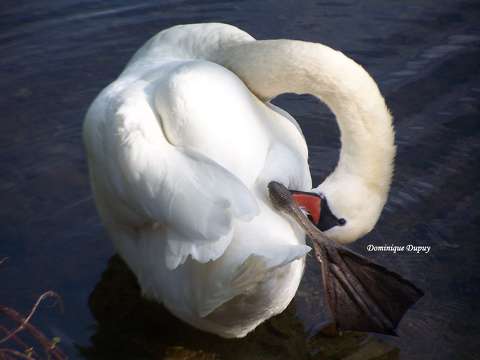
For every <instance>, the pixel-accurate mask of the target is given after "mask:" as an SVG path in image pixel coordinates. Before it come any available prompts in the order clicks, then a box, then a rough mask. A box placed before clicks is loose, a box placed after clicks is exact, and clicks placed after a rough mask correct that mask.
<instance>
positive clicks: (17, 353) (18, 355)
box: [0, 349, 35, 360]
mask: <svg viewBox="0 0 480 360" xmlns="http://www.w3.org/2000/svg"><path fill="white" fill-rule="evenodd" d="M2 353H3V354H10V355H13V356H16V358H17V359H28V360H35V358H33V357H31V356H28V355H26V354H24V353H21V352H20V351H17V350H12V349H0V355H1V354H2Z"/></svg>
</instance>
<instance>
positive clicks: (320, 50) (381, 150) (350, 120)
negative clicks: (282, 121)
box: [212, 40, 395, 191]
mask: <svg viewBox="0 0 480 360" xmlns="http://www.w3.org/2000/svg"><path fill="white" fill-rule="evenodd" d="M212 60H213V61H215V62H217V63H220V64H222V65H224V66H225V67H227V68H229V69H230V70H232V71H233V72H234V73H236V74H237V75H238V76H239V77H240V78H241V79H242V80H243V81H244V82H245V83H246V84H247V86H248V87H249V88H250V90H251V91H252V92H254V93H255V94H256V95H257V96H258V97H260V98H262V99H264V100H267V99H272V98H274V97H276V96H278V95H280V94H283V93H287V92H290V93H296V94H305V93H308V94H312V95H314V96H316V97H318V98H319V99H320V100H322V101H323V102H324V103H326V104H327V106H328V107H329V108H330V109H331V110H332V112H333V113H334V114H335V116H336V119H337V122H338V125H339V128H340V132H341V143H342V147H341V152H340V159H339V162H338V165H337V168H336V170H335V172H334V173H333V174H332V175H331V176H330V177H335V176H336V175H339V173H342V175H344V174H350V175H354V176H358V177H361V178H362V179H363V180H364V181H366V182H368V183H369V184H371V185H374V186H378V187H380V188H383V189H382V190H383V191H388V187H389V185H390V181H391V174H392V162H393V158H394V155H395V148H394V145H393V141H394V134H393V129H392V119H391V116H390V113H389V112H388V110H387V107H386V105H385V101H384V99H383V97H382V96H381V94H380V92H379V90H378V87H377V85H376V84H375V82H374V81H373V80H372V78H371V77H370V76H369V75H368V73H367V72H366V71H365V70H364V69H363V68H362V67H361V66H360V65H358V64H357V63H355V62H354V61H353V60H351V59H349V58H348V57H346V56H345V55H343V54H342V53H341V52H338V51H335V50H333V49H331V48H329V47H327V46H323V45H320V44H314V43H307V42H302V41H292V40H267V41H255V42H249V43H245V44H241V45H237V46H234V47H231V48H227V49H223V50H222V51H221V52H220V51H219V52H217V53H216V54H214V56H213V59H212Z"/></svg>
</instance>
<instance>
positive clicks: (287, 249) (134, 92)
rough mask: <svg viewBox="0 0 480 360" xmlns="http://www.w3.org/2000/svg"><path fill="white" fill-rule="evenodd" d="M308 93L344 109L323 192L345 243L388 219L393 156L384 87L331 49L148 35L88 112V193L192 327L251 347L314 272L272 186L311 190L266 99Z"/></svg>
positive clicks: (296, 151) (149, 290) (198, 35)
mask: <svg viewBox="0 0 480 360" xmlns="http://www.w3.org/2000/svg"><path fill="white" fill-rule="evenodd" d="M285 92H292V93H297V94H303V93H310V94H313V95H314V96H316V97H318V98H319V99H321V100H322V101H323V102H325V103H326V104H327V105H328V106H329V108H330V109H331V110H332V111H333V112H334V114H335V116H336V119H337V121H338V125H339V127H340V130H341V143H342V148H341V152H340V159H339V162H338V165H337V167H336V169H335V171H334V172H333V173H332V174H331V175H330V176H329V177H328V178H327V179H326V180H325V181H324V182H323V183H322V184H320V186H318V187H317V188H316V189H314V191H315V192H321V193H322V194H323V195H324V196H325V197H326V198H327V200H328V204H329V206H330V209H331V211H332V213H333V214H335V215H336V216H338V217H341V218H344V219H345V220H346V224H345V225H343V226H333V227H332V228H331V229H329V230H328V231H326V232H325V233H326V234H327V235H328V236H329V237H330V238H332V239H334V240H336V241H338V242H340V243H348V242H351V241H354V240H356V239H357V238H359V237H360V236H362V235H364V234H366V233H367V232H369V231H370V230H371V229H372V228H373V226H374V225H375V223H376V222H377V220H378V217H379V215H380V212H381V210H382V208H383V206H384V204H385V201H386V197H387V193H388V190H389V187H390V182H391V175H392V166H393V165H392V163H393V159H394V154H395V147H394V134H393V129H392V122H391V116H390V114H389V112H388V110H387V108H386V106H385V102H384V99H383V98H382V96H381V94H380V92H379V90H378V88H377V86H376V84H375V82H374V81H373V80H372V78H371V77H370V76H369V75H368V74H367V72H365V70H363V68H362V67H361V66H360V65H358V64H356V63H355V62H354V61H352V60H351V59H349V58H348V57H346V56H345V55H343V54H342V53H340V52H338V51H334V50H332V49H330V48H328V47H326V46H323V45H320V44H314V43H307V42H301V41H292V40H269V41H256V40H255V39H253V38H252V37H251V36H250V35H248V34H247V33H245V32H243V31H241V30H239V29H237V28H235V27H233V26H229V25H225V24H196V25H184V26H175V27H173V28H170V29H167V30H164V31H162V32H160V33H159V34H158V35H156V36H154V37H153V38H152V39H150V40H149V41H148V42H147V43H146V44H145V45H144V46H143V47H142V48H141V49H140V50H139V51H138V52H137V53H136V54H135V56H134V57H133V58H132V60H131V61H130V62H129V64H128V65H127V67H126V68H125V70H124V71H123V72H122V74H121V75H120V76H119V78H118V79H117V80H115V81H114V82H113V83H112V84H111V85H109V86H108V87H107V88H106V89H104V90H103V91H102V92H101V94H100V95H99V96H98V97H97V98H96V100H95V101H94V102H93V104H92V105H91V107H90V109H89V111H88V113H87V116H86V119H85V124H84V141H85V145H86V149H87V155H88V164H89V169H90V176H91V183H92V187H93V192H94V196H95V200H96V204H97V207H98V211H99V213H100V215H101V218H102V221H103V222H104V224H105V226H106V227H107V229H108V231H109V234H110V236H111V238H112V240H113V242H114V245H115V248H116V250H117V251H118V253H119V254H120V255H121V257H122V258H123V259H124V260H125V261H126V262H127V264H128V266H129V267H130V268H131V269H132V271H133V272H134V273H135V275H136V277H137V279H138V282H139V283H140V286H141V289H142V292H143V294H144V295H145V296H146V297H148V298H151V299H155V300H156V301H158V302H161V303H163V304H164V305H165V306H166V307H167V308H168V309H169V310H170V311H171V312H172V313H173V314H175V315H176V316H177V317H179V318H180V319H182V320H184V321H186V322H187V323H189V324H191V325H193V326H195V327H197V328H199V329H202V330H205V331H209V332H212V333H216V334H218V335H220V336H223V337H242V336H245V335H246V334H247V333H248V332H250V331H251V330H253V329H254V328H255V327H256V326H257V325H259V324H260V323H261V322H263V321H264V320H266V319H268V318H269V317H271V316H273V315H275V314H277V313H279V312H281V311H283V310H284V309H285V307H286V306H287V305H288V303H289V302H290V301H291V299H292V298H293V296H294V294H295V292H296V290H297V287H298V285H299V282H300V279H301V277H302V273H303V268H304V255H305V254H306V253H307V252H308V251H309V250H310V248H309V247H308V246H306V245H305V240H304V237H305V233H304V232H303V230H302V229H300V228H299V227H298V226H297V225H296V224H294V223H293V222H292V221H291V220H289V219H288V218H287V217H285V216H283V215H282V214H280V213H279V212H278V211H276V210H275V209H273V207H272V206H271V204H270V201H269V199H268V195H267V184H268V183H269V182H270V181H272V180H274V181H277V182H280V183H282V184H284V185H285V186H287V187H288V188H291V189H298V190H304V191H310V190H311V188H312V184H311V177H310V172H309V167H308V163H307V157H308V153H307V145H306V143H305V140H304V138H303V136H302V133H301V131H300V128H299V126H298V124H297V123H296V121H295V120H294V119H293V118H292V117H291V116H290V115H289V114H288V113H287V112H285V111H284V110H282V109H280V108H278V107H276V106H274V105H272V104H270V103H269V100H270V99H272V98H274V97H276V96H277V95H279V94H282V93H285Z"/></svg>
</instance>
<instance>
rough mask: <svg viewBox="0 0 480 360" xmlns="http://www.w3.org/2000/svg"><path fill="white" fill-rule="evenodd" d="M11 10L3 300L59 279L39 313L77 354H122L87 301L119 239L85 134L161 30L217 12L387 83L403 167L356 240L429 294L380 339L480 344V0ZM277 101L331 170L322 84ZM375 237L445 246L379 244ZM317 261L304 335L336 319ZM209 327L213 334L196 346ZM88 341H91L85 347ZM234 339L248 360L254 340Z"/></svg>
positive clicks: (58, 5)
mask: <svg viewBox="0 0 480 360" xmlns="http://www.w3.org/2000/svg"><path fill="white" fill-rule="evenodd" d="M0 14H1V15H2V16H1V19H2V20H1V22H0V30H1V31H0V50H1V53H2V57H1V59H0V70H1V73H2V79H1V81H0V91H1V94H2V96H1V97H0V110H1V112H0V113H1V114H2V122H1V123H0V146H1V151H0V166H1V169H2V170H1V174H2V175H1V177H0V191H1V194H2V195H1V198H2V205H3V206H2V207H1V208H0V219H1V220H0V224H1V227H0V258H2V257H4V256H7V257H8V261H7V263H6V264H4V265H2V266H1V268H0V284H1V286H0V303H3V304H4V305H7V306H12V307H15V308H17V309H18V310H20V311H22V312H26V311H27V310H28V309H29V307H30V306H31V304H33V302H34V301H35V299H36V298H37V296H38V295H39V294H40V293H42V292H43V291H45V290H48V289H53V290H55V291H57V292H58V293H59V294H60V295H61V296H62V298H63V301H64V307H65V311H64V313H63V314H60V313H58V311H57V310H56V309H48V308H42V310H41V311H40V312H39V313H38V314H37V316H36V317H35V324H37V325H38V326H39V327H41V328H42V329H43V330H45V332H47V333H48V334H50V335H51V336H59V337H61V339H62V346H63V348H64V349H65V350H66V351H67V352H68V353H69V354H70V356H71V358H81V357H85V356H88V357H91V358H94V356H93V355H91V354H92V353H93V354H95V347H97V348H98V349H97V350H98V352H97V353H101V354H103V355H101V356H100V357H98V356H97V357H96V358H108V357H112V358H113V357H115V356H118V355H113V354H117V353H116V349H117V348H118V344H116V343H115V341H112V340H109V339H112V338H113V339H114V338H115V337H114V336H113V335H112V333H109V332H108V330H105V329H103V330H102V331H100V330H99V329H98V328H97V327H96V326H95V320H94V318H93V316H92V314H91V311H90V309H89V307H88V304H87V299H88V297H89V295H90V293H91V292H92V290H93V289H94V288H95V286H96V284H97V283H98V281H99V280H100V275H101V273H102V271H104V270H105V268H106V265H107V261H108V259H109V258H110V256H111V255H112V254H113V251H112V248H111V245H110V243H109V241H108V239H107V238H106V235H105V231H104V229H103V227H102V225H101V224H100V222H99V219H98V216H97V214H96V212H95V208H94V204H93V201H92V198H91V194H90V190H89V186H88V179H87V169H86V164H85V157H84V153H83V148H82V143H81V136H80V134H81V124H82V120H83V116H84V114H85V111H86V109H87V107H88V105H89V104H90V102H91V101H92V100H93V99H94V97H95V96H96V94H97V93H98V92H99V91H100V90H101V89H102V88H103V87H105V86H106V85H107V84H108V83H109V82H111V81H112V80H113V79H114V78H115V77H116V76H117V75H118V74H119V73H120V71H121V70H122V68H123V66H124V65H125V64H126V62H127V61H128V59H129V57H130V56H131V55H132V54H133V52H134V51H135V50H136V49H137V48H138V47H139V46H141V45H142V44H143V42H145V41H146V40H147V39H148V38H149V37H150V36H152V35H154V34H155V33H156V32H158V31H160V30H161V29H164V28H167V27H169V26H172V25H176V24H181V23H194V22H209V21H219V22H227V23H230V24H233V25H236V26H238V27H240V28H242V29H244V30H246V31H247V32H249V33H250V34H252V35H253V36H255V37H256V38H258V39H268V38H295V39H302V40H308V41H316V42H322V43H324V44H327V45H329V46H332V47H334V48H337V49H340V50H342V51H343V52H345V53H346V54H347V55H349V56H351V57H353V58H354V59H355V60H356V61H357V62H359V63H361V64H362V65H364V66H365V67H366V68H367V69H368V71H369V72H370V73H371V74H372V75H373V77H374V78H375V79H376V80H377V81H378V83H379V86H380V88H381V90H382V92H383V94H384V95H385V97H386V100H387V103H388V105H389V107H390V108H391V110H392V113H393V114H394V116H395V128H396V132H397V137H396V142H397V146H398V156H397V162H396V172H395V179H394V184H393V188H392V192H391V196H390V198H389V201H388V203H387V206H386V208H385V211H384V213H383V216H382V218H381V220H380V222H379V224H378V226H377V227H376V228H375V230H374V231H373V232H372V233H371V234H369V235H368V236H366V237H365V238H364V239H362V240H360V241H358V242H357V243H356V244H354V246H353V248H354V249H356V250H357V251H359V252H361V253H364V254H368V256H371V257H373V258H375V259H377V260H378V261H379V262H381V263H383V264H387V265H389V266H390V267H392V268H394V269H396V270H397V271H398V272H400V273H401V274H403V275H404V276H405V277H407V278H409V279H412V280H414V281H415V283H416V284H417V285H418V286H420V287H421V288H423V289H424V290H425V291H426V295H425V297H424V298H423V299H421V301H420V302H419V303H418V304H417V305H416V306H415V307H414V308H413V309H412V310H411V311H410V312H409V313H408V314H407V316H406V317H405V318H404V320H403V321H402V323H401V324H400V328H399V335H400V336H399V337H398V338H389V337H377V336H375V337H373V339H374V340H375V341H376V340H378V339H380V340H381V341H383V342H384V343H386V344H389V345H391V346H392V347H396V348H398V349H399V350H400V358H402V359H452V358H455V359H476V358H478V356H480V336H479V334H480V322H479V320H480V308H479V307H480V305H479V303H480V302H479V300H480V297H479V295H480V294H479V293H480V290H479V289H480V286H479V285H480V284H479V280H480V279H479V275H478V271H479V270H480V258H479V255H480V243H479V242H478V241H477V240H478V234H479V230H480V211H479V208H478V206H477V204H478V202H479V201H480V185H479V184H480V172H479V170H478V164H479V158H480V124H479V121H480V120H479V115H480V109H479V101H478V100H479V97H480V81H479V80H480V65H479V64H480V62H479V59H480V57H479V54H480V23H479V22H478V19H480V4H479V3H478V2H477V1H474V0H472V1H453V0H450V1H421V2H419V1H413V0H411V1H403V2H395V3H394V2H384V1H362V2H360V1H358V2H355V1H351V0H350V1H335V2H333V1H303V2H300V3H299V2H297V1H263V2H261V3H259V2H256V1H252V0H247V1H233V0H232V1H224V0H217V1H204V2H199V1H192V0H188V1H176V0H175V1H164V2H162V3H161V4H155V3H153V2H145V1H139V2H135V3H133V2H127V1H110V2H105V1H81V2H80V1H45V0H44V1H36V2H30V3H28V2H14V1H4V2H3V3H2V6H1V8H0ZM276 103H277V104H280V105H281V106H283V107H285V108H286V109H287V110H289V111H290V112H291V113H292V114H293V115H295V117H296V118H297V120H299V122H300V124H301V126H302V128H303V131H304V133H305V135H306V138H307V141H308V144H309V149H310V165H311V170H312V174H313V176H314V182H315V183H317V182H319V181H320V180H321V179H323V178H324V177H325V176H326V175H327V174H328V172H329V171H331V170H332V168H333V166H334V165H335V162H336V160H337V157H338V146H339V142H338V131H337V129H336V125H335V122H334V120H333V118H332V116H331V114H330V113H329V112H328V110H327V109H326V108H325V107H324V106H322V105H321V104H319V103H318V102H317V101H316V100H315V99H313V98H312V97H309V96H290V95H286V96H282V97H281V98H280V99H277V100H276ZM368 244H377V245H384V244H387V245H390V244H404V245H406V244H414V245H431V246H432V250H431V252H430V253H429V254H418V255H417V254H412V253H406V252H405V253H400V254H395V255H393V254H391V253H378V252H377V253H368V252H367V250H366V246H367V245H368ZM318 275H319V274H318V271H317V269H316V267H315V266H310V267H309V270H308V271H307V273H306V276H305V281H304V283H303V284H302V287H301V289H300V290H299V294H298V296H297V298H296V300H295V303H294V304H293V305H292V306H293V309H292V310H289V311H290V312H292V314H293V315H292V318H295V317H297V318H298V319H300V324H301V325H302V328H303V329H305V334H304V333H303V330H298V332H297V333H296V334H297V335H298V337H299V338H301V337H302V336H303V337H304V338H305V339H306V337H305V336H306V334H307V333H308V331H314V330H315V328H316V326H317V324H318V323H319V322H321V321H324V320H325V314H324V313H323V312H322V311H321V307H320V306H318V305H317V301H318V303H320V304H321V297H320V294H319V293H318V284H317V283H316V282H317V278H318ZM307 300H308V301H307ZM295 314H296V315H295ZM171 321H174V320H171ZM297 325H298V324H297ZM167 326H169V325H168V324H167ZM172 326H173V325H172ZM175 326H177V324H176V325H175ZM295 326H296V325H295ZM295 329H296V328H295ZM262 331H267V330H264V329H263V328H262V330H261V331H260V334H262ZM267 332H268V331H267ZM95 333H96V334H97V335H96V337H95V341H92V340H91V337H92V336H93V335H94V334H95ZM99 334H100V335H101V336H99ZM197 335H198V334H197ZM197 335H191V339H193V340H190V342H189V343H188V344H189V346H190V347H192V346H193V347H194V349H193V350H198V351H203V352H205V354H206V355H205V356H209V355H208V354H210V353H209V351H210V352H211V353H215V351H216V350H215V344H213V343H214V342H215V341H216V340H215V338H214V337H200V338H195V336H197ZM102 336H103V337H102ZM189 336H190V335H189ZM198 336H200V335H198ZM255 336H256V337H255V339H257V338H258V339H259V343H262V342H265V343H267V345H266V346H261V347H258V349H261V351H262V353H261V354H260V353H259V354H260V355H259V358H275V354H276V352H275V351H279V350H278V346H277V347H275V346H276V345H275V346H273V345H271V343H272V341H273V340H272V341H271V340H269V339H267V335H265V339H264V338H263V337H262V336H263V335H255ZM99 338H101V339H104V340H105V341H103V342H102V341H99V340H98V339H99ZM280 338H281V336H280ZM195 339H197V340H198V341H200V339H201V341H203V342H202V343H201V344H200V343H197V347H195V346H194V345H192V344H196V343H195ZM369 339H370V338H369ZM277 340H278V339H277ZM277 340H275V341H277ZM157 341H158V340H157ZM252 341H256V340H252ZM299 341H300V340H299ZM302 341H303V342H302ZM302 341H300V342H299V343H295V344H296V345H295V346H294V347H293V349H294V350H292V351H293V353H295V354H304V355H305V357H300V355H299V358H313V357H318V356H320V355H321V354H320V355H318V354H317V355H318V356H317V355H315V354H316V353H315V352H314V353H309V352H308V351H310V350H311V349H310V348H308V349H307V350H306V348H304V347H303V345H302V344H305V343H306V342H305V341H306V340H302ZM328 341H330V340H328V339H327V340H325V341H324V342H323V343H324V344H328ZM331 341H336V340H331ZM369 341H370V340H369ZM205 342H206V343H205ZM219 343H220V341H219ZM360 343H361V341H360ZM229 344H230V345H228V346H234V345H231V343H229ZM299 344H300V345H299ZM171 345H172V346H174V345H175V341H173V342H172V343H171ZM277 345H278V344H277ZM222 346H223V345H222ZM292 346H293V345H292ZM79 347H83V348H90V349H93V350H92V351H90V352H87V354H90V355H85V354H86V353H85V352H81V351H80V350H79ZM139 347H141V346H139ZM212 349H214V350H212ZM235 349H236V350H235V352H236V354H237V355H238V356H239V358H241V356H242V352H241V351H242V347H240V346H237V347H236V348H235ZM254 349H257V348H255V347H254ZM177 350H178V349H177ZM177 350H176V348H173V350H171V351H174V352H175V351H177ZM169 351H170V350H169ZM178 351H181V350H178ZM259 351H260V350H259ZM218 353H219V354H220V355H219V356H221V354H222V353H221V351H220V350H218ZM82 354H84V355H82ZM108 354H110V355H108ZM143 356H146V355H145V354H143V353H142V354H140V353H139V354H138V358H143ZM202 356H203V355H202ZM251 356H252V354H251V353H247V352H246V353H245V357H244V358H252V357H251ZM302 356H303V355H302ZM338 356H339V358H341V355H338ZM342 356H343V355H342ZM205 358H208V357H205ZM220 358H228V357H225V355H223V357H220Z"/></svg>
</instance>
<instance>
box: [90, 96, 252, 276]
mask: <svg viewBox="0 0 480 360" xmlns="http://www.w3.org/2000/svg"><path fill="white" fill-rule="evenodd" d="M107 116H108V117H109V118H108V121H106V122H105V123H104V124H105V125H104V126H105V127H106V129H104V132H103V134H104V139H103V140H102V142H103V143H104V148H103V153H102V154H98V153H97V154H95V157H98V158H102V159H103V161H100V164H101V166H102V168H103V169H101V171H100V173H101V174H102V176H103V177H104V178H105V179H104V180H105V181H106V182H107V183H108V185H109V186H108V187H109V188H110V189H111V192H112V194H111V198H113V199H114V200H115V201H117V202H119V204H121V205H122V206H125V207H126V208H128V210H130V212H131V213H133V214H135V219H133V218H132V219H131V220H132V222H137V223H138V222H140V223H144V224H156V225H155V226H159V227H162V228H164V229H166V231H165V232H164V233H165V238H164V239H159V241H161V240H163V241H167V244H168V247H167V251H166V262H167V265H168V267H169V268H175V267H177V266H178V265H180V264H182V263H183V262H184V261H185V260H186V258H187V257H188V256H189V255H190V256H192V258H194V259H195V260H198V261H201V262H207V261H209V260H214V259H216V258H218V257H219V256H221V255H222V253H223V252H224V251H225V248H226V247H227V246H228V243H229V242H230V240H231V237H232V222H233V220H234V219H235V218H237V219H241V220H246V221H248V220H250V219H252V218H253V217H254V216H255V215H256V214H257V213H258V207H257V204H256V200H255V198H254V197H253V195H252V194H251V193H250V191H249V190H248V188H247V187H246V186H245V185H244V184H243V183H242V182H241V181H240V180H239V179H238V178H237V177H235V176H234V175H233V174H232V173H230V172H229V171H228V170H226V169H225V168H223V167H222V166H220V165H219V164H218V163H216V162H215V161H213V160H211V159H209V158H207V157H206V156H204V155H202V154H200V153H198V152H196V151H194V150H192V149H185V148H183V149H182V148H176V147H174V146H172V145H171V144H170V143H168V142H167V140H166V139H165V137H164V135H163V131H162V129H161V126H160V125H159V121H158V119H157V117H156V115H155V114H154V112H153V110H152V109H151V107H150V106H149V104H148V102H147V101H146V100H144V99H143V98H140V99H135V97H129V100H128V101H126V102H125V103H122V104H121V106H118V107H117V109H116V110H111V111H107ZM97 160H98V159H97ZM97 162H98V161H97ZM122 220H123V222H127V223H128V220H129V219H122ZM132 225H135V224H132Z"/></svg>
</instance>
